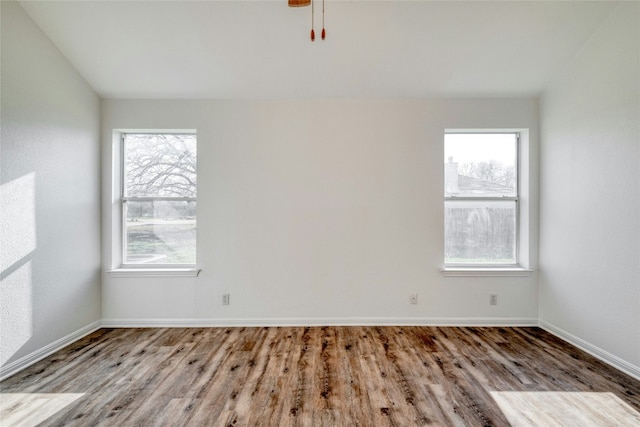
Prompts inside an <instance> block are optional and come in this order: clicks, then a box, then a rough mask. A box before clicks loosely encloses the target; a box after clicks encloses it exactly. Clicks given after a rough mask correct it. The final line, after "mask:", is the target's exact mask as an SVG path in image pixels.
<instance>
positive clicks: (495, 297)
mask: <svg viewBox="0 0 640 427" xmlns="http://www.w3.org/2000/svg"><path fill="white" fill-rule="evenodd" d="M489 305H498V294H491V295H489Z"/></svg>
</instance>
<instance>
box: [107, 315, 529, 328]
mask: <svg viewBox="0 0 640 427" xmlns="http://www.w3.org/2000/svg"><path fill="white" fill-rule="evenodd" d="M372 325H375V326H538V319H537V318H535V317H531V318H529V317H516V318H504V317H495V318H493V317H455V318H454V317H286V318H226V319H225V318H218V319H103V320H102V326H103V327H105V328H187V327H194V328H195V327H201V328H204V327H230V326H246V327H252V326H258V327H261V326H372Z"/></svg>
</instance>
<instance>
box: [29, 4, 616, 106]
mask: <svg viewBox="0 0 640 427" xmlns="http://www.w3.org/2000/svg"><path fill="white" fill-rule="evenodd" d="M21 5H22V6H23V8H24V9H25V10H26V11H27V13H28V14H29V15H30V16H31V17H32V18H33V19H34V20H35V22H36V23H37V24H38V25H39V26H40V27H41V28H42V29H43V31H44V32H45V33H46V34H47V36H48V37H49V38H50V39H51V40H52V41H53V42H54V43H55V44H56V45H57V46H58V48H59V49H60V51H62V53H63V54H64V55H65V56H66V57H67V58H68V59H69V61H70V62H71V63H72V64H73V65H74V66H75V68H77V69H78V71H79V72H80V73H81V74H82V75H83V76H84V77H85V78H86V80H87V81H88V82H89V84H91V86H93V88H94V89H95V90H96V91H97V92H98V93H99V94H100V95H101V96H103V97H107V98H330V97H344V98H362V97H365V98H372V97H411V98H416V97H433V96H530V95H536V94H538V93H539V92H540V91H541V90H543V89H544V87H545V86H546V84H547V83H548V82H549V81H550V80H551V79H552V78H553V77H554V75H556V74H557V73H558V72H559V71H560V70H561V69H562V67H563V66H564V65H565V64H567V63H568V61H569V60H570V59H571V58H572V57H573V55H575V54H576V53H577V51H578V50H579V49H580V47H581V46H582V45H583V44H584V43H585V42H586V40H587V39H588V38H589V36H590V35H591V34H593V33H594V32H595V31H596V30H597V28H598V27H599V25H600V24H601V23H602V22H603V21H604V20H605V19H606V17H607V16H608V15H609V14H610V13H611V11H612V10H613V9H614V8H615V7H616V5H617V3H616V2H611V1H604V2H594V1H544V2H542V1H531V2H528V1H506V2H505V1H502V2H485V1H399V0H393V1H346V0H343V1H338V0H334V1H327V3H326V5H325V10H326V17H325V22H326V29H327V40H325V41H321V40H320V37H319V33H320V28H321V22H322V21H321V19H322V14H321V8H322V3H321V0H316V10H315V12H316V15H315V18H316V19H315V28H316V34H317V38H316V41H315V42H313V43H312V42H311V41H310V40H309V31H310V26H311V8H310V7H306V8H289V7H288V6H287V0H278V1H269V0H267V1H265V0H262V1H238V0H236V1H131V0H128V1H113V0H111V1H55V0H53V1H51V0H48V1H21Z"/></svg>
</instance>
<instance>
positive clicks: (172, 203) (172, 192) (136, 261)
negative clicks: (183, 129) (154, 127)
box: [122, 133, 197, 267]
mask: <svg viewBox="0 0 640 427" xmlns="http://www.w3.org/2000/svg"><path fill="white" fill-rule="evenodd" d="M122 187H123V188H122V230H123V236H122V237H123V238H122V241H123V251H122V263H123V265H125V266H135V265H144V266H148V265H149V264H153V265H154V267H160V266H181V265H195V263H196V188H197V183H196V135H195V134H187V133H184V134H178V133H123V134H122Z"/></svg>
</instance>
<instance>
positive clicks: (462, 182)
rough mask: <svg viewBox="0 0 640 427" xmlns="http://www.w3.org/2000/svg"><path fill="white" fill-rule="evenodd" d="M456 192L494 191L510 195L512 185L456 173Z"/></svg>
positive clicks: (482, 192)
mask: <svg viewBox="0 0 640 427" xmlns="http://www.w3.org/2000/svg"><path fill="white" fill-rule="evenodd" d="M458 192H459V193H464V194H473V193H477V194H486V193H494V194H504V195H512V194H513V187H509V186H506V185H502V184H497V183H495V182H489V181H483V180H481V179H478V178H473V177H470V176H466V175H460V174H458Z"/></svg>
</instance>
